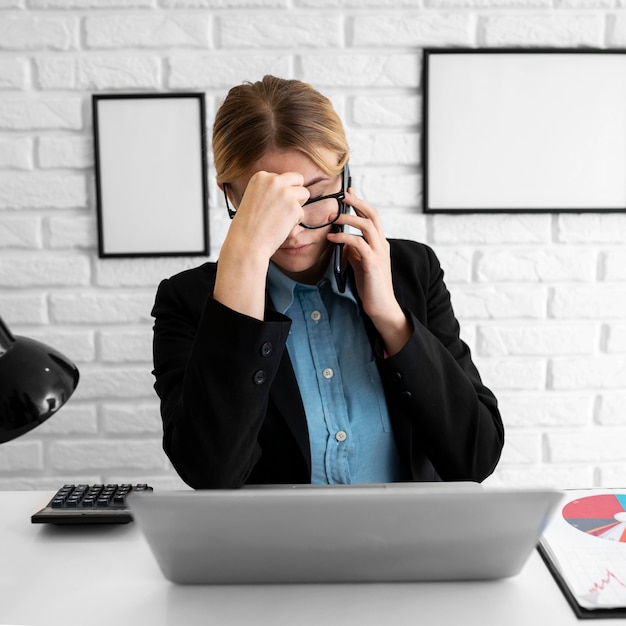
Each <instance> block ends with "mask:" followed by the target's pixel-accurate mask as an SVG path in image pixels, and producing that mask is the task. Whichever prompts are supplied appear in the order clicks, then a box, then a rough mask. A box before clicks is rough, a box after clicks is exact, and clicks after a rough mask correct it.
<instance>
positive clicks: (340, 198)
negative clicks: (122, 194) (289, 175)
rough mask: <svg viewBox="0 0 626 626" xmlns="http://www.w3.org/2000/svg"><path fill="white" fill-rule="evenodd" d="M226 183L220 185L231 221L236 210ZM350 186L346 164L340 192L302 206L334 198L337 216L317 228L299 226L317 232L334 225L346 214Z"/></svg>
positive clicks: (342, 172) (306, 225)
mask: <svg viewBox="0 0 626 626" xmlns="http://www.w3.org/2000/svg"><path fill="white" fill-rule="evenodd" d="M227 186H228V183H222V190H223V192H224V200H225V201H226V210H227V211H228V217H230V219H231V220H232V219H233V218H234V217H235V215H236V214H237V209H233V208H232V207H231V206H230V202H229V201H228V193H226V188H227ZM349 186H350V168H349V167H348V164H347V163H346V164H345V165H344V167H343V170H342V171H341V191H338V192H337V193H329V194H327V195H325V196H320V197H319V198H309V199H308V200H307V201H306V202H305V203H304V204H303V205H302V206H303V207H305V206H308V205H309V204H314V203H315V202H321V201H322V200H330V199H331V198H334V199H335V200H337V215H336V216H335V217H334V218H333V219H332V220H331V221H330V222H325V223H324V224H319V225H318V226H311V225H310V224H305V223H304V222H300V226H302V228H306V229H307V230H318V229H320V228H326V227H327V226H331V225H332V224H334V223H335V222H336V221H337V220H338V219H339V216H340V215H341V214H342V213H345V212H346V205H345V203H344V200H345V197H346V191H347V189H348V187H349Z"/></svg>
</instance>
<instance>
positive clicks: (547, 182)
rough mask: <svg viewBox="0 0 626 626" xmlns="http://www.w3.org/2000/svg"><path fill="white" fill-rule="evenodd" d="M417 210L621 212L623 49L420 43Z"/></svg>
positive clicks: (625, 182) (625, 178) (625, 130)
mask: <svg viewBox="0 0 626 626" xmlns="http://www.w3.org/2000/svg"><path fill="white" fill-rule="evenodd" d="M422 68H423V70H422V71H423V74H422V86H423V134H422V166H423V175H424V180H423V207H424V212H425V213H485V212H486V213H503V212H516V213H517V212H519V213H523V212H532V213H539V212H553V213H557V212H574V213H581V212H590V211H595V212H624V211H626V50H623V49H594V48H573V49H571V48H565V49H564V48H530V49H528V48H427V49H425V50H424V60H423V66H422Z"/></svg>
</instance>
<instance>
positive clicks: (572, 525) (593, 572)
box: [539, 488, 626, 610]
mask: <svg viewBox="0 0 626 626" xmlns="http://www.w3.org/2000/svg"><path fill="white" fill-rule="evenodd" d="M539 549H540V551H541V552H542V554H543V556H544V559H548V560H549V565H550V566H551V569H552V570H553V574H555V576H556V577H557V581H558V577H560V578H561V580H560V581H558V582H559V583H560V584H561V586H562V587H563V585H565V586H566V589H564V591H565V592H566V595H567V592H568V591H569V593H570V594H571V596H572V598H573V599H574V600H575V601H576V603H577V604H578V605H579V606H580V607H582V608H584V609H590V610H598V609H616V608H624V607H626V488H625V489H585V490H576V491H568V492H565V495H564V497H563V500H562V501H561V504H560V506H558V507H557V508H556V510H555V513H554V515H553V517H552V518H551V520H550V522H549V523H548V526H547V527H546V529H545V530H544V532H543V535H542V537H541V539H540V542H539ZM572 598H568V599H569V600H571V599H572Z"/></svg>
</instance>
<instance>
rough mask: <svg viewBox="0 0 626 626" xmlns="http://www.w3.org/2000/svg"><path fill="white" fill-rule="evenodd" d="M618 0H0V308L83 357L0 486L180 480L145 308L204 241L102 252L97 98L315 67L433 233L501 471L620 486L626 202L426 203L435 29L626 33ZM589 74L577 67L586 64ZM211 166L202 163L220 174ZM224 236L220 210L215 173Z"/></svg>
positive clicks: (379, 176)
mask: <svg viewBox="0 0 626 626" xmlns="http://www.w3.org/2000/svg"><path fill="white" fill-rule="evenodd" d="M622 7H623V0H584V1H580V0H0V315H2V317H3V318H4V319H5V321H6V322H7V323H8V324H9V326H10V327H11V328H12V330H13V332H14V333H16V334H23V335H28V336H32V337H35V338H37V339H40V340H42V341H45V342H48V343H50V344H52V345H55V346H56V347H58V348H59V349H60V350H61V351H63V352H65V353H67V354H68V355H70V356H71V357H72V358H73V359H74V360H75V362H76V363H77V365H78V367H79V369H80V371H81V382H80V385H79V388H78V390H77V392H76V394H75V396H74V397H73V398H72V400H71V402H70V403H69V404H68V405H67V406H66V407H64V409H63V410H62V411H61V412H60V413H59V414H58V415H57V416H55V417H54V418H53V419H51V420H49V421H48V422H47V423H46V424H44V425H43V426H42V427H40V428H39V429H36V430H34V431H32V432H31V433H29V434H27V435H26V436H24V437H22V438H20V439H19V440H16V441H13V442H10V443H7V444H3V445H2V446H0V489H16V488H26V489H30V488H47V489H51V488H55V487H56V486H58V485H59V484H60V483H62V482H65V481H115V480H137V481H139V480H142V481H143V480H147V481H149V482H151V483H153V484H155V485H156V486H160V487H162V486H167V487H170V486H180V485H181V483H180V481H179V480H178V478H177V477H176V475H175V473H174V472H173V471H172V469H171V468H170V466H169V465H168V463H167V460H166V458H165V456H164V454H163V453H162V451H161V448H160V436H161V430H160V428H161V427H160V417H159V413H158V402H157V399H156V397H155V394H154V392H153V390H152V376H151V373H150V371H151V367H152V365H151V326H152V321H151V318H150V315H149V314H150V309H151V306H152V302H153V298H154V293H155V290H156V286H157V284H158V282H159V280H160V279H161V278H163V277H165V276H169V275H171V274H173V273H175V272H177V271H179V270H181V269H184V268H186V267H191V266H193V265H195V264H198V263H199V262H201V260H202V259H197V258H196V259H188V258H187V259H170V258H160V259H132V260H111V259H109V260H101V259H98V258H97V252H96V240H97V237H96V221H95V205H94V189H93V154H92V139H91V113H90V98H91V94H92V93H97V92H116V91H117V92H127V91H144V92H145V91H152V90H166V91H167V90H180V89H185V90H187V89H189V90H202V91H204V92H205V93H206V94H207V98H208V100H207V102H208V115H209V119H208V124H209V126H210V124H211V122H212V116H213V113H214V111H215V108H216V106H217V103H218V101H219V99H220V98H221V97H222V96H223V95H224V93H225V91H226V89H227V88H229V87H230V86H232V85H233V84H236V83H239V82H241V81H243V80H256V79H258V78H260V77H261V76H262V75H263V74H265V73H273V74H277V75H281V76H285V77H296V78H301V79H304V80H306V81H310V82H312V83H313V84H314V85H315V86H317V87H318V88H320V89H321V90H322V91H324V92H325V93H327V94H328V95H329V96H330V97H331V98H332V100H333V102H334V103H335V106H336V107H337V109H338V110H339V112H340V113H341V115H342V117H343V118H344V120H345V123H346V128H347V131H348V135H349V139H350V143H351V147H352V152H353V156H352V162H353V170H354V183H355V187H357V188H358V190H359V191H360V193H361V194H362V195H363V196H364V197H365V198H367V199H368V200H369V201H370V202H372V203H375V204H376V205H377V206H378V207H379V209H380V210H381V212H382V214H383V217H384V220H385V224H386V228H387V232H388V234H389V235H390V236H401V237H410V238H414V239H416V240H420V241H424V242H426V243H428V244H430V245H432V246H433V247H434V248H435V250H436V251H437V253H438V254H439V256H440V258H441V260H442V263H443V266H444V269H445V271H446V280H447V283H448V286H449V288H450V290H451V292H452V297H453V304H454V307H455V310H456V312H457V315H458V317H459V318H460V321H461V324H462V328H463V335H464V337H465V339H466V340H467V341H468V343H469V344H470V346H471V347H472V349H473V352H474V355H475V358H476V361H477V363H478V365H479V367H480V370H481V373H482V375H483V378H484V379H485V381H486V382H487V383H488V384H489V385H490V386H491V387H492V388H493V389H494V391H495V392H496V394H497V395H498V397H499V399H500V403H501V407H502V413H503V417H504V421H505V424H506V428H507V443H506V447H505V450H504V454H503V458H502V462H501V464H500V466H499V468H498V470H497V471H496V474H495V475H494V477H493V478H492V479H491V482H492V483H493V484H507V485H529V484H530V485H540V484H542V485H556V486H560V487H574V486H577V487H584V486H593V485H596V486H613V485H623V484H624V480H625V479H624V476H625V475H626V445H625V444H626V409H625V407H626V248H625V246H624V244H625V243H626V214H583V215H556V214H555V215H550V214H541V215H533V214H517V215H457V216H444V215H439V216H432V215H430V216H425V215H423V214H422V213H421V211H420V208H419V206H420V201H421V186H422V180H421V169H420V166H421V164H420V154H419V141H420V136H421V135H420V132H421V111H420V107H421V85H420V69H421V62H422V55H421V50H422V48H423V47H425V46H448V45H456V46H508V45H522V46H557V47H558V46H596V47H621V46H625V45H626V17H624V15H623V14H622ZM581 89H584V85H581ZM213 174H214V172H213V171H212V170H211V172H210V176H211V178H212V177H213ZM210 193H211V202H210V204H211V214H210V221H211V243H212V250H211V256H212V258H215V257H216V256H217V254H218V252H219V247H220V243H221V241H222V240H223V237H224V233H225V230H226V228H227V225H228V220H227V219H226V217H225V215H224V213H225V211H224V208H223V206H222V204H221V201H220V200H219V196H218V194H217V193H216V187H215V185H214V183H213V182H211V189H210Z"/></svg>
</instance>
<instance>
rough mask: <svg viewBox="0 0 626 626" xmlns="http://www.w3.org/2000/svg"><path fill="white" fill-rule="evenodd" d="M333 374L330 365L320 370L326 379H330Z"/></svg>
mask: <svg viewBox="0 0 626 626" xmlns="http://www.w3.org/2000/svg"><path fill="white" fill-rule="evenodd" d="M334 375H335V372H333V370H332V369H331V368H330V367H327V368H326V369H324V371H323V372H322V376H323V377H324V378H326V379H327V380H330V379H331V378H332V377H333V376H334Z"/></svg>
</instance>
